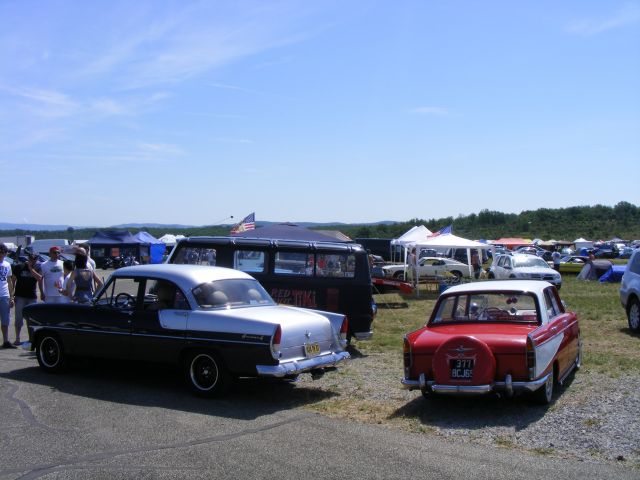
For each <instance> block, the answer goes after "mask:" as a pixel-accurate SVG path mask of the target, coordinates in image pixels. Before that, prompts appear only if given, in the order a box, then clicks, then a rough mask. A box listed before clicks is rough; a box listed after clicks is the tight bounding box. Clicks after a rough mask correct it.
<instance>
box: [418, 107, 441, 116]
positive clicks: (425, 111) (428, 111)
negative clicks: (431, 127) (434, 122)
mask: <svg viewBox="0 0 640 480" xmlns="http://www.w3.org/2000/svg"><path fill="white" fill-rule="evenodd" d="M411 113H415V114H417V115H435V116H439V117H446V116H449V115H450V114H451V113H450V112H449V110H447V109H446V108H443V107H416V108H413V109H411Z"/></svg>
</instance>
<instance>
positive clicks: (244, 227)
mask: <svg viewBox="0 0 640 480" xmlns="http://www.w3.org/2000/svg"><path fill="white" fill-rule="evenodd" d="M255 228H256V213H255V212H253V213H250V214H249V215H247V216H246V217H244V218H243V219H242V220H241V221H240V222H239V223H236V224H235V225H234V226H233V227H231V234H234V233H242V232H248V231H249V230H255Z"/></svg>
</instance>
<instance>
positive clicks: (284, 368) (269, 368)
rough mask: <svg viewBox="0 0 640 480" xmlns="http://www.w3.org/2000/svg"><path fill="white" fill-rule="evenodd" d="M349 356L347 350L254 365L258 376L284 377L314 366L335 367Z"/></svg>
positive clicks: (311, 368) (314, 367)
mask: <svg viewBox="0 0 640 480" xmlns="http://www.w3.org/2000/svg"><path fill="white" fill-rule="evenodd" d="M349 358H351V356H350V355H349V353H348V352H337V353H328V354H326V355H320V356H317V357H313V358H305V359H303V360H292V361H288V362H283V363H280V364H279V365H256V370H257V372H258V375H259V376H264V377H284V376H285V375H297V374H299V373H303V372H307V371H309V370H313V369H316V368H325V367H335V366H336V365H337V364H338V363H341V362H343V361H345V360H348V359H349Z"/></svg>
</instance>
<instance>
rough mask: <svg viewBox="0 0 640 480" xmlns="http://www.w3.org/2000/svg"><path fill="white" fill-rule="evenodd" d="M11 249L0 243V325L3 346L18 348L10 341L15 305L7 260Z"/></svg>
mask: <svg viewBox="0 0 640 480" xmlns="http://www.w3.org/2000/svg"><path fill="white" fill-rule="evenodd" d="M8 252H9V250H8V249H7V246H6V245H5V244H4V243H0V327H1V330H2V348H16V347H14V346H13V345H11V342H10V341H9V322H10V321H11V307H13V279H12V278H11V265H10V264H9V262H7V261H6V260H5V257H6V256H7V253H8Z"/></svg>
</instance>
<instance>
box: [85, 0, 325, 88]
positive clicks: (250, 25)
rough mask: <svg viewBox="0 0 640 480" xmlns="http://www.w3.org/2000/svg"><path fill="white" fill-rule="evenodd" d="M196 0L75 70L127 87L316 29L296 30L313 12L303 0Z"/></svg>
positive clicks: (193, 71) (178, 75) (186, 75)
mask: <svg viewBox="0 0 640 480" xmlns="http://www.w3.org/2000/svg"><path fill="white" fill-rule="evenodd" d="M220 8H221V7H220V5H219V4H217V3H216V4H210V3H208V2H201V3H196V4H192V5H190V6H189V7H188V8H180V9H171V10H170V11H165V12H163V14H162V15H156V16H155V21H154V23H151V24H150V25H149V26H148V27H147V28H146V29H144V30H143V31H140V29H139V28H138V29H136V30H131V31H130V32H126V31H123V32H122V34H121V36H120V37H119V38H118V42H117V43H114V44H113V45H111V46H110V47H109V48H106V49H104V51H103V52H102V53H101V54H98V57H97V58H95V59H92V60H91V62H89V63H88V64H87V65H85V66H84V68H82V69H81V70H80V71H81V73H82V74H83V75H108V74H110V75H114V74H115V75H117V78H119V82H120V85H121V86H122V87H123V88H126V89H136V88H144V87H149V86H152V85H158V84H172V83H178V82H181V81H184V80H187V79H190V78H193V77H195V76H197V75H199V74H201V73H203V72H206V71H209V70H211V69H215V68H217V67H221V66H224V65H227V64H228V63H230V62H233V61H236V60H238V59H241V58H245V57H247V56H250V55H254V54H257V53H260V52H264V51H267V50H270V49H274V48H277V47H281V46H284V45H289V44H292V43H298V42H301V41H303V40H305V39H307V38H309V37H310V36H313V35H315V34H317V31H316V30H314V31H308V30H299V29H298V27H296V25H297V22H298V21H299V20H300V19H301V18H302V17H304V16H306V15H310V14H313V9H314V7H307V6H306V5H305V2H300V3H295V2H294V3H290V2H282V3H280V4H271V6H270V7H269V8H264V7H263V6H260V5H259V4H256V5H255V6H254V7H253V8H247V4H245V3H242V4H241V6H235V5H234V4H229V5H226V6H224V10H225V12H224V13H225V14H224V15H222V14H221V12H220V11H219V9H220Z"/></svg>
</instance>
